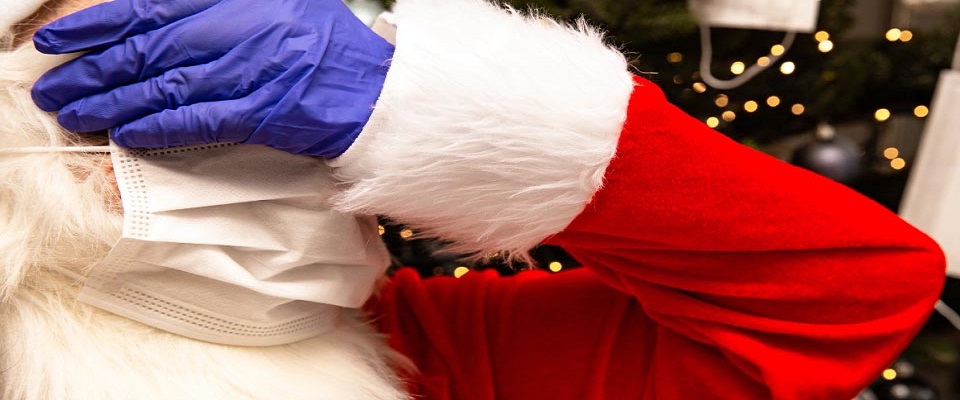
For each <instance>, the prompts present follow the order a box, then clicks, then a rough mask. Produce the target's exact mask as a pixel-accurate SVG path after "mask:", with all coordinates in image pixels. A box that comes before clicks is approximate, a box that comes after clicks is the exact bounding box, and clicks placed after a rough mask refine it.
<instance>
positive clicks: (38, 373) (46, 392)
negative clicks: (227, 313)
mask: <svg viewBox="0 0 960 400" xmlns="http://www.w3.org/2000/svg"><path fill="white" fill-rule="evenodd" d="M0 29H5V27H0ZM11 43H13V40H12V34H11V33H10V32H5V33H0V45H3V46H4V47H3V51H0V121H3V122H2V124H0V149H2V148H8V147H23V146H68V145H77V144H87V143H85V141H87V140H88V139H85V138H84V137H82V136H80V135H77V134H73V133H70V132H67V131H65V130H63V129H62V128H61V127H60V126H59V125H57V123H56V121H55V118H54V116H53V114H51V113H45V112H43V111H41V110H39V109H38V108H36V106H34V104H33V102H32V100H31V98H30V87H31V85H32V84H33V82H34V81H35V80H36V79H37V78H38V77H39V76H40V74H41V73H42V72H43V71H46V70H47V69H49V68H50V67H53V66H55V65H57V64H59V63H62V62H64V61H66V60H67V59H68V58H69V57H66V56H46V55H41V54H40V53H38V52H37V51H36V50H35V49H34V48H33V46H32V45H31V44H29V43H27V44H24V45H21V46H19V47H16V48H13V47H11V46H12V45H11ZM109 162H110V161H109V158H108V157H105V156H104V155H102V154H72V153H32V154H18V155H12V154H0V398H2V399H5V400H66V399H70V400H111V399H141V400H147V399H231V400H233V399H258V400H259V399H289V400H298V399H338V400H350V399H383V400H388V399H389V400H399V399H406V398H408V396H407V395H406V394H405V393H404V392H403V391H402V390H401V389H400V387H401V383H400V382H399V380H398V379H397V378H396V374H395V372H394V368H396V367H398V366H403V365H405V363H404V361H403V359H402V358H401V357H400V356H399V355H397V354H396V353H394V352H393V351H392V350H390V349H389V348H388V347H387V346H386V344H385V343H384V340H383V338H382V337H380V335H379V334H377V333H376V332H375V331H374V329H372V328H371V327H369V326H367V325H366V324H364V323H363V322H361V321H362V317H361V316H360V315H359V313H354V314H351V316H350V317H349V318H348V320H347V321H345V322H344V323H343V324H341V326H340V327H338V328H337V329H336V330H334V331H332V332H331V333H328V334H325V335H321V336H319V337H315V338H312V339H309V340H305V341H302V342H299V343H294V344H290V345H285V346H273V347H230V346H222V345H215V344H210V343H206V342H199V341H195V340H191V339H187V338H183V337H180V336H176V335H173V334H169V333H166V332H162V331H158V330H156V329H153V328H150V327H148V326H146V325H142V324H140V323H137V322H134V321H131V320H128V319H125V318H122V317H118V316H115V315H112V314H109V313H106V312H103V311H100V310H98V309H95V308H92V307H90V306H87V305H85V304H82V303H79V302H77V301H76V295H77V293H78V292H79V289H80V285H81V283H79V282H77V281H76V280H74V279H71V278H68V277H67V276H65V275H64V274H62V273H60V272H57V269H63V270H68V271H72V272H75V273H78V274H81V275H83V274H85V273H86V272H88V269H89V268H90V267H91V266H92V265H93V264H94V263H95V262H96V261H97V260H99V259H100V258H102V257H103V256H104V255H105V254H106V253H107V252H108V251H109V249H110V248H111V246H112V245H113V243H114V242H115V241H116V240H117V239H118V238H119V237H120V231H121V220H122V211H121V210H120V207H119V201H118V199H117V198H116V196H117V195H116V194H115V193H116V192H115V190H114V189H113V184H112V176H111V175H112V172H111V171H110V169H109V168H104V167H105V165H104V163H107V164H109Z"/></svg>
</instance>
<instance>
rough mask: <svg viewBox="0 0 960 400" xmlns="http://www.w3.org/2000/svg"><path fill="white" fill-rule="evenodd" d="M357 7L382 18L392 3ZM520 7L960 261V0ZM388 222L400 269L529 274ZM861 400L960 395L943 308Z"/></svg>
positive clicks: (952, 290)
mask: <svg viewBox="0 0 960 400" xmlns="http://www.w3.org/2000/svg"><path fill="white" fill-rule="evenodd" d="M347 3H348V5H350V6H351V8H352V9H354V11H355V12H356V13H357V15H358V16H360V17H361V19H365V20H366V21H367V22H369V23H372V22H373V20H374V19H375V18H376V17H377V15H379V14H380V13H381V12H382V11H383V10H385V9H388V8H389V5H390V4H389V3H390V2H389V1H380V0H352V1H347ZM505 3H508V4H511V5H513V6H514V7H516V8H518V9H526V8H530V7H533V8H536V9H539V10H543V11H545V12H546V13H547V14H549V15H552V16H555V17H557V18H559V19H562V20H566V21H574V20H575V19H576V18H578V17H580V16H581V15H582V16H584V17H586V19H587V20H588V21H589V22H590V23H591V24H593V25H597V26H600V27H602V28H603V29H604V30H605V31H606V32H607V33H608V36H609V39H610V42H611V43H612V44H614V45H616V46H619V47H620V48H621V49H622V50H623V51H624V52H625V53H626V54H628V56H629V57H630V61H631V65H632V68H633V72H634V73H636V74H640V75H642V76H644V77H645V78H647V79H649V80H652V81H653V82H655V83H657V84H658V85H659V86H660V87H661V88H662V89H663V90H664V92H665V93H666V95H667V97H668V98H669V99H670V101H671V102H673V103H674V104H676V105H677V106H679V107H680V108H682V109H683V110H684V111H686V112H687V113H689V114H691V115H693V116H695V117H697V118H699V119H700V120H702V121H703V122H704V124H706V125H708V126H710V127H712V128H714V129H716V130H718V131H719V132H721V133H723V134H725V135H727V136H729V137H731V138H732V139H734V140H737V141H739V142H740V143H742V144H744V145H746V146H750V147H753V148H756V149H758V150H760V151H763V152H766V153H768V154H771V155H773V156H775V157H778V158H780V159H782V160H784V161H787V162H791V163H794V164H796V165H799V166H801V167H804V168H807V169H810V170H813V171H815V172H817V173H820V174H822V175H825V176H827V177H830V178H832V179H834V180H837V181H839V182H841V183H843V184H846V185H848V186H849V187H851V188H853V189H855V190H857V191H859V192H860V193H862V194H864V195H866V196H868V197H870V198H872V199H874V200H876V201H877V202H879V203H881V204H883V205H884V206H886V207H888V208H889V209H891V210H893V211H895V212H900V214H901V215H902V216H904V217H905V218H906V219H907V220H908V221H910V222H912V223H914V224H916V225H917V226H918V227H920V228H921V229H924V230H925V231H927V232H928V233H930V234H931V235H933V236H934V237H935V238H936V239H937V240H938V241H939V242H940V243H941V245H942V246H943V247H944V248H945V250H946V251H947V253H948V259H950V260H951V262H953V259H954V257H953V255H952V254H951V253H952V252H953V251H960V227H958V226H960V214H958V215H957V217H958V218H956V219H951V218H950V213H953V212H957V211H953V210H952V207H951V206H952V204H953V203H957V204H960V163H958V162H957V161H955V159H956V158H960V157H957V156H958V155H960V104H958V103H960V72H958V71H953V72H950V71H949V70H950V68H951V63H952V62H953V64H954V66H953V68H955V69H960V60H957V61H952V60H953V59H954V58H960V55H956V54H955V49H956V48H957V41H958V34H960V0H869V1H868V0H859V1H856V0H738V1H732V0H660V1H657V0H536V1H506V2H505ZM788 31H789V32H793V33H786V32H788ZM705 49H706V50H707V51H708V52H709V53H710V54H709V55H707V54H704V50H705ZM704 60H706V61H707V62H704ZM701 64H706V65H701ZM935 92H936V93H937V95H936V99H934V97H935ZM954 137H958V138H956V139H955V138H954ZM691 162H696V160H691ZM955 164H956V165H955ZM953 181H957V183H956V184H957V190H956V193H952V194H951V193H949V190H950V187H951V182H953ZM908 182H909V183H908ZM951 196H952V197H951ZM954 198H955V201H954ZM905 199H907V200H908V202H909V203H910V204H908V205H907V204H904V203H905ZM950 221H953V222H952V224H951V223H950ZM382 226H383V228H382V230H381V232H382V235H383V236H384V238H385V239H386V241H387V243H388V245H389V246H390V248H391V251H392V252H393V254H394V256H395V264H396V265H397V266H408V267H414V268H417V269H418V270H419V271H420V273H421V274H422V275H424V276H439V275H453V276H457V277H459V276H462V275H463V274H465V273H469V271H471V270H473V269H486V268H495V269H497V270H499V271H500V273H502V274H506V275H509V274H513V273H515V272H516V268H517V267H508V266H506V265H504V263H503V262H502V260H498V259H497V258H493V259H492V260H490V261H489V262H484V263H482V264H476V265H466V264H463V263H462V262H460V261H458V260H457V258H456V257H454V256H438V255H436V254H435V250H437V249H439V248H441V247H442V244H441V243H436V242H432V241H428V240H422V239H418V238H417V237H416V232H414V231H412V230H411V229H409V228H407V227H404V226H401V225H396V224H393V223H391V221H383V225H382ZM954 242H956V243H954ZM534 258H535V259H536V260H537V262H538V264H539V265H538V266H536V268H543V269H548V270H550V271H554V272H559V271H561V270H563V269H568V268H576V267H577V262H576V260H574V259H572V258H571V257H570V256H568V255H566V254H564V253H563V252H562V251H561V250H560V249H558V248H553V247H541V248H538V249H536V250H535V251H534ZM519 268H531V267H530V266H526V267H524V266H520V267H519ZM951 268H953V270H952V272H953V273H955V275H957V276H958V277H960V268H958V266H957V265H953V266H952V267H951ZM905 270H908V268H905ZM943 300H944V302H945V303H946V304H948V305H949V306H951V307H952V308H954V309H960V279H955V278H952V277H951V278H949V279H948V282H947V285H946V288H945V291H944V295H943ZM860 398H861V399H863V400H868V399H878V400H883V399H917V400H934V399H940V400H960V331H958V330H957V329H956V328H954V327H953V326H952V325H950V324H949V323H948V322H947V320H946V319H944V318H943V317H942V316H940V315H938V314H935V315H933V316H932V317H931V319H930V320H929V321H928V323H927V325H926V326H925V327H924V329H923V331H922V332H921V333H920V335H919V336H918V337H917V338H916V340H915V341H914V343H913V344H912V345H911V346H910V348H909V349H908V350H907V351H906V352H904V354H903V355H902V357H901V359H900V360H899V361H897V362H896V363H895V364H893V365H891V366H890V369H888V370H886V371H884V372H883V374H882V376H880V377H878V379H877V382H876V383H875V384H874V385H873V386H871V388H870V390H869V391H865V392H864V393H862V394H861V396H860Z"/></svg>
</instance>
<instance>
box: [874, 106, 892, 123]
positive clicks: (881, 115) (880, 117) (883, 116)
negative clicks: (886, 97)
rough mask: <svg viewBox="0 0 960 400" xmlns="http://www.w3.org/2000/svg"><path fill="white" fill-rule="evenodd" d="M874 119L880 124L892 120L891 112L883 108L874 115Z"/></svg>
mask: <svg viewBox="0 0 960 400" xmlns="http://www.w3.org/2000/svg"><path fill="white" fill-rule="evenodd" d="M873 118H874V119H876V120H877V121H878V122H883V121H886V120H888V119H890V110H888V109H886V108H881V109H879V110H877V111H876V112H874V113H873Z"/></svg>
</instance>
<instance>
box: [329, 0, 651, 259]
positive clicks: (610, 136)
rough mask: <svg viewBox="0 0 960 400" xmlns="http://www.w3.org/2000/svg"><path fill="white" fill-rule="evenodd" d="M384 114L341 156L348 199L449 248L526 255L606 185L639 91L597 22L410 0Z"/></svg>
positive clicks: (352, 207)
mask: <svg viewBox="0 0 960 400" xmlns="http://www.w3.org/2000/svg"><path fill="white" fill-rule="evenodd" d="M394 11H395V15H396V21H397V25H398V29H397V49H396V53H395V57H394V59H393V62H392V65H391V68H390V72H389V74H388V75H387V80H386V84H385V86H384V89H383V93H382V94H381V96H380V99H379V100H378V102H377V105H376V108H375V110H374V113H373V116H372V117H371V119H370V121H369V123H368V124H367V126H366V127H365V128H364V130H363V133H362V134H361V135H360V137H359V139H358V140H357V142H356V143H354V145H353V146H352V147H351V148H350V149H349V150H348V151H347V152H346V153H345V154H344V155H342V156H340V157H339V158H337V159H334V160H331V161H330V163H331V165H333V166H334V167H336V168H337V174H338V177H339V178H341V179H342V180H343V181H344V182H347V183H348V184H349V186H348V187H347V189H346V190H345V192H344V193H343V194H342V195H341V196H339V198H338V202H337V206H338V208H339V209H340V210H342V211H346V212H359V213H368V214H383V215H387V216H389V217H391V218H393V219H395V220H397V221H400V222H403V223H405V224H408V225H409V226H411V227H412V228H414V229H415V230H417V231H418V233H420V234H423V235H426V236H432V237H439V238H442V239H445V240H449V241H452V242H453V247H452V248H451V250H454V251H459V252H470V253H478V254H481V255H482V254H483V253H487V252H493V251H511V252H514V254H515V255H521V254H522V253H523V252H525V251H526V250H528V249H529V248H531V247H533V246H535V245H537V244H538V243H540V242H541V241H542V240H544V239H545V238H547V237H549V236H550V235H552V234H555V233H557V232H559V231H561V230H563V228H564V227H566V226H567V225H568V224H569V223H570V222H571V221H572V220H573V219H574V218H575V217H576V216H577V215H578V214H579V213H580V212H581V211H582V210H583V208H584V207H585V206H586V204H587V203H588V202H589V201H590V198H591V197H592V196H593V193H594V192H596V190H597V189H598V188H599V187H600V185H601V183H602V179H603V175H604V171H605V169H606V167H607V164H608V163H609V161H610V159H611V158H612V157H613V155H614V153H615V151H616V146H617V140H618V138H619V135H620V130H621V128H622V126H623V122H624V120H625V119H626V108H627V102H628V101H629V97H630V93H631V92H632V89H633V82H632V79H631V75H630V74H629V73H628V72H627V63H626V61H625V60H624V58H623V56H622V55H621V54H620V53H619V52H617V51H615V50H613V49H610V48H608V47H607V46H606V45H605V44H604V43H603V38H602V35H601V34H600V33H598V32H597V31H596V30H594V29H592V28H589V27H587V26H586V25H585V24H582V23H581V24H579V25H578V26H577V27H569V26H565V25H561V24H559V23H556V22H554V21H553V20H550V19H547V18H544V17H540V16H529V17H528V16H523V15H521V14H520V13H518V12H516V11H514V10H510V9H506V10H505V9H502V8H500V7H498V6H494V5H491V4H489V3H487V2H485V1H481V0H399V1H397V4H396V6H395V8H394Z"/></svg>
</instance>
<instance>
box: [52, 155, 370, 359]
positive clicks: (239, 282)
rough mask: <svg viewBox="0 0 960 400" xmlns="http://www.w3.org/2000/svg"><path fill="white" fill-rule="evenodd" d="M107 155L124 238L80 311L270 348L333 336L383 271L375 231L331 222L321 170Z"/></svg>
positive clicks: (363, 224)
mask: <svg viewBox="0 0 960 400" xmlns="http://www.w3.org/2000/svg"><path fill="white" fill-rule="evenodd" d="M49 150H52V151H59V150H60V149H59V148H48V151H49ZM87 150H94V149H87ZM94 151H95V150H94ZM110 152H111V157H112V160H113V165H114V170H115V171H116V176H117V183H118V186H119V188H120V193H121V198H122V202H123V208H124V221H123V233H122V236H121V239H120V240H119V241H118V242H117V244H116V245H115V246H114V247H113V249H112V250H111V251H110V253H109V254H108V255H107V256H106V258H104V259H103V260H101V261H100V262H99V263H97V264H96V265H95V266H94V267H93V270H92V272H91V273H90V274H89V275H88V276H87V277H86V278H85V282H84V287H83V289H82V290H81V293H80V296H79V299H80V300H81V301H83V302H85V303H88V304H90V305H93V306H96V307H99V308H101V309H104V310H107V311H110V312H113V313H115V314H119V315H121V316H124V317H127V318H130V319H133V320H136V321H139V322H142V323H145V324H147V325H150V326H153V327H156V328H159V329H162V330H165V331H169V332H173V333H176V334H180V335H183V336H187V337H191V338H194V339H199V340H204V341H209V342H214V343H221V344H228V345H240V346H271V345H279V344H286V343H291V342H295V341H299V340H303V339H306V338H309V337H312V336H315V335H318V334H321V333H324V332H325V331H327V330H329V329H331V328H333V327H334V326H335V324H337V323H338V321H339V315H340V312H341V308H342V307H348V308H356V307H360V306H361V305H362V304H363V303H364V302H365V301H366V299H367V298H368V297H369V296H370V294H371V293H372V291H373V289H374V285H375V283H376V281H377V279H378V278H379V277H380V276H381V275H382V274H383V272H384V270H385V269H386V267H387V266H388V264H389V255H388V253H387V250H386V248H385V247H384V245H383V243H382V242H381V241H380V238H379V235H378V231H377V222H376V220H375V219H373V218H365V219H359V218H355V217H353V216H349V215H344V214H339V213H336V212H334V211H331V210H329V206H328V199H329V197H330V196H331V195H332V194H333V192H334V185H335V182H334V180H333V179H332V178H331V177H330V173H329V171H328V169H327V167H326V166H325V165H324V163H323V162H322V161H321V160H318V159H315V158H312V157H306V156H295V155H290V154H287V153H284V152H281V151H277V150H273V149H270V148H268V147H263V146H251V145H236V144H214V145H204V146H195V147H185V148H172V149H156V150H135V149H123V148H120V147H118V146H116V145H114V144H111V147H110Z"/></svg>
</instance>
